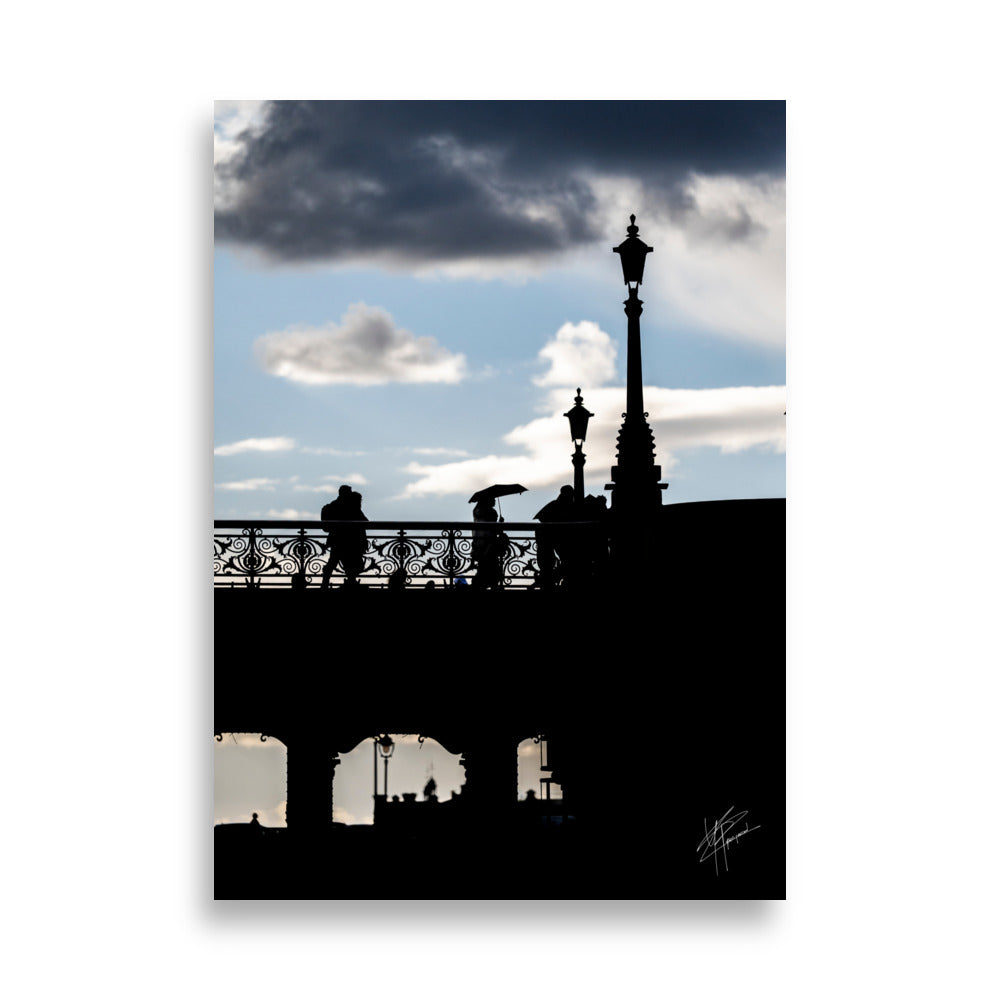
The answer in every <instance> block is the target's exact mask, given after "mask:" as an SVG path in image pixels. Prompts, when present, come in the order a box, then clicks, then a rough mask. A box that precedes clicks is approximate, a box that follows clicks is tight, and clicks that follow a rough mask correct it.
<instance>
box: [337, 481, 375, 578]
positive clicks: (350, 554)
mask: <svg viewBox="0 0 1000 1000" xmlns="http://www.w3.org/2000/svg"><path fill="white" fill-rule="evenodd" d="M344 509H345V511H346V512H347V516H346V517H345V518H344V520H345V521H354V522H361V521H367V520H368V518H367V517H365V515H364V514H363V513H362V512H361V494H360V493H358V492H356V491H354V490H352V491H351V494H350V496H348V497H347V503H346V505H345V508H344ZM340 531H341V532H342V535H341V538H340V561H341V562H342V563H343V566H344V573H345V574H346V576H347V582H346V583H345V586H355V587H356V586H359V582H358V577H359V576H360V575H361V570H362V569H363V568H364V564H365V553H366V552H367V551H368V532H367V531H365V529H364V528H363V527H362V526H361V524H360V523H355V524H345V525H344V526H343V527H342V528H341V529H340Z"/></svg>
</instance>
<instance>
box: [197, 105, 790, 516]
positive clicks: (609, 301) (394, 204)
mask: <svg viewBox="0 0 1000 1000" xmlns="http://www.w3.org/2000/svg"><path fill="white" fill-rule="evenodd" d="M637 116H639V117H641V118H642V119H644V120H645V121H646V122H647V126H648V130H649V132H650V134H651V135H653V136H654V138H652V139H648V140H647V141H645V142H644V143H643V144H642V146H641V147H640V148H638V150H635V149H632V150H630V148H629V147H628V144H627V139H628V136H629V130H630V127H631V126H630V125H629V124H628V123H629V122H631V120H632V119H633V118H635V117H637ZM593 122H597V124H596V125H592V123H593ZM623 123H624V124H623ZM215 134H216V154H215V155H216V251H215V273H214V322H215V354H214V371H215V398H214V421H215V424H214V436H215V448H216V457H215V469H214V481H215V516H216V517H218V518H280V517H309V518H314V517H318V512H319V509H320V507H321V506H322V504H323V503H325V502H326V500H328V499H330V498H331V497H332V496H333V495H335V493H336V490H337V487H338V486H339V485H340V483H342V482H350V483H352V484H353V485H354V486H355V488H356V489H358V490H359V491H360V492H361V493H362V494H363V496H364V498H365V500H364V506H365V511H366V513H367V515H368V517H369V518H371V519H373V520H375V519H414V520H450V519H466V518H468V517H469V516H470V508H469V506H468V503H467V501H468V497H469V495H471V493H472V492H473V491H474V490H476V489H478V488H480V487H481V486H485V485H489V484H490V483H493V482H509V481H519V482H521V483H523V484H524V485H525V486H527V487H528V488H529V492H528V493H526V494H524V495H523V496H521V497H518V498H511V499H510V500H508V501H506V502H505V504H504V514H505V516H506V517H507V519H508V520H521V519H524V520H527V519H530V518H531V516H532V515H533V514H534V512H535V511H536V510H537V509H538V508H539V507H540V506H541V505H542V504H543V503H544V502H546V501H547V500H549V499H551V498H552V497H553V496H554V495H555V494H556V492H557V491H558V488H559V486H560V485H561V484H562V483H564V482H569V481H571V478H572V467H571V464H570V454H571V452H572V445H571V443H570V440H569V432H568V423H567V421H566V420H565V418H564V417H563V416H562V414H563V413H564V412H565V411H566V410H567V409H569V407H570V406H571V405H572V402H573V396H574V395H575V390H576V387H577V386H578V385H579V386H580V387H581V388H582V390H583V396H584V402H585V404H586V405H587V407H588V409H590V410H591V411H592V412H593V413H594V414H595V417H594V418H593V419H592V420H591V424H590V431H589V434H588V441H587V445H586V448H585V450H586V453H587V456H588V460H587V467H586V485H587V490H588V492H593V493H600V492H602V489H603V486H604V484H605V483H606V482H607V481H608V478H609V470H610V467H611V465H612V464H614V439H615V436H616V434H617V430H618V427H619V426H620V422H621V411H622V410H623V408H624V388H623V386H624V373H625V343H624V341H625V317H624V314H623V311H622V302H623V299H624V297H625V295H624V291H625V290H624V285H623V282H622V278H621V271H620V265H619V262H618V258H617V257H616V256H615V255H614V254H613V253H612V252H611V248H612V246H614V245H616V244H617V243H619V242H620V241H621V240H622V239H623V238H624V236H625V227H626V225H627V224H628V216H629V214H630V213H632V212H634V213H635V214H636V216H637V222H638V225H639V231H640V236H641V237H642V238H643V239H644V240H645V241H646V242H647V243H648V244H650V245H651V246H653V247H654V252H653V254H652V255H651V256H650V257H649V259H648V260H647V266H646V274H645V280H644V283H643V286H642V293H641V294H642V298H643V301H644V302H645V307H644V313H643V317H642V330H643V373H644V383H645V386H646V400H645V403H646V408H647V410H648V411H649V412H650V423H651V424H652V426H653V430H654V434H655V437H656V447H657V461H658V462H659V463H660V464H661V465H662V466H663V469H664V479H665V480H666V481H668V482H670V484H671V485H670V490H669V491H668V493H667V494H665V501H666V502H674V503H677V502H684V501H693V500H710V499H722V498H728V497H764V496H784V491H785V487H784V482H785V480H784V441H785V438H784V417H783V411H784V409H785V401H784V385H785V355H784V266H785V265H784V248H785V242H784V190H785V189H784V109H783V105H782V104H781V103H780V102H767V103H762V104H758V103H754V102H733V103H719V102H697V103H692V104H686V103H683V102H680V103H677V102H655V103H650V104H641V105H639V104H630V103H628V102H625V103H621V104H616V103H612V102H602V103H599V104H596V105H585V104H582V103H579V102H565V103H561V104H560V103H558V102H556V103H551V104H550V103H534V104H531V103H529V104H523V103H520V104H519V103H505V102H486V103H476V102H465V103H462V102H459V103H453V104H443V103H435V102H430V103H427V104H423V103H421V104H412V105H408V104H406V103H403V104H402V105H401V104H395V103H391V102H390V103H387V104H384V103H377V102H372V103H364V102H362V103H360V104H352V103H342V102H318V103H314V102H279V103H277V104H271V105H268V104H262V103H260V102H217V104H216V125H215ZM632 145H633V147H634V146H635V143H634V141H633V143H632ZM623 146H624V147H625V148H624V149H623V148H622V147H623ZM387 164H388V165H387Z"/></svg>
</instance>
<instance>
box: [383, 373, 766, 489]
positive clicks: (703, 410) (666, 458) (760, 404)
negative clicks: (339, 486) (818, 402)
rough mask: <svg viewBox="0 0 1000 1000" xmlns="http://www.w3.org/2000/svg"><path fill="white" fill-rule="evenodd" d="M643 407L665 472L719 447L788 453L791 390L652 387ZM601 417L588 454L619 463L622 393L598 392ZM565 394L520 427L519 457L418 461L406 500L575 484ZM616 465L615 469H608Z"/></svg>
mask: <svg viewBox="0 0 1000 1000" xmlns="http://www.w3.org/2000/svg"><path fill="white" fill-rule="evenodd" d="M643 393H644V402H645V406H646V410H647V411H648V413H649V422H650V425H651V427H652V428H653V434H654V437H655V447H656V454H657V461H658V462H659V464H660V466H661V467H662V469H663V471H664V473H665V472H666V471H667V470H668V469H670V468H671V467H672V466H674V465H675V464H676V462H677V458H676V452H678V451H681V450H683V449H687V448H703V447H713V448H718V449H720V450H721V451H722V452H724V453H733V452H738V451H743V450H745V449H747V448H752V447H763V448H769V449H771V450H773V451H775V452H783V451H784V449H785V418H784V409H785V387H784V386H739V387H732V388H724V389H661V388H657V387H655V386H647V387H646V388H645V389H644V390H643ZM584 403H585V405H586V406H587V408H588V409H590V410H591V411H592V412H593V413H594V414H595V417H594V419H592V420H591V421H590V428H589V430H588V433H587V443H586V445H585V446H584V451H585V452H586V453H589V454H594V455H602V456H608V457H609V458H610V457H612V456H614V454H615V448H616V441H617V436H618V430H619V428H620V426H621V417H620V414H621V413H622V412H623V411H624V409H625V389H624V388H622V387H612V388H602V389H596V390H592V391H591V392H590V393H589V394H588V395H587V396H586V397H585V400H584ZM565 404H566V400H565V396H564V393H563V392H561V391H551V392H550V393H549V398H548V406H547V408H548V409H549V411H550V415H549V416H546V417H540V418H538V419H537V420H532V421H531V422H530V423H527V424H523V425H521V426H520V427H515V428H514V429H513V430H512V431H510V432H509V433H508V434H506V435H505V436H504V442H505V443H506V444H508V445H511V446H515V447H517V448H519V449H520V451H521V453H520V454H518V455H487V456H484V457H482V458H474V459H468V460H465V461H459V462H447V463H444V464H441V465H424V464H420V463H418V462H411V463H410V464H409V465H408V466H406V469H405V470H404V471H406V472H407V473H409V474H410V475H412V476H414V477H416V478H415V481H414V482H411V483H409V484H407V486H406V488H405V489H404V491H403V494H402V496H403V497H404V498H409V497H420V496H427V495H439V496H440V495H445V494H451V493H458V494H461V493H470V494H471V493H473V492H475V490H477V489H480V488H481V487H482V485H483V484H484V483H493V482H501V483H502V482H518V483H521V484H522V485H524V486H526V487H528V489H537V488H539V487H547V486H553V485H556V484H559V483H567V482H569V481H570V480H571V477H572V469H571V467H570V462H569V455H570V453H571V452H572V445H571V443H570V441H569V426H568V422H567V420H566V418H565V416H563V413H564V407H565ZM608 464H609V465H610V464H612V462H610V461H609V462H608Z"/></svg>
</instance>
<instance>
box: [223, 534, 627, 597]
mask: <svg viewBox="0 0 1000 1000" xmlns="http://www.w3.org/2000/svg"><path fill="white" fill-rule="evenodd" d="M331 530H333V531H335V532H337V533H338V534H339V536H340V537H344V533H345V531H346V532H347V533H350V532H351V531H352V530H353V531H358V530H363V531H364V532H365V535H366V536H367V540H366V544H365V551H364V555H363V560H362V564H361V570H360V573H359V574H358V582H360V583H361V585H363V586H367V587H383V588H384V587H388V588H395V587H400V588H410V589H413V588H418V587H428V586H429V585H430V584H433V585H434V586H435V587H442V586H443V587H448V588H451V587H461V586H465V585H473V586H475V585H476V576H477V574H478V573H480V572H484V567H483V564H484V563H485V561H486V560H485V559H484V558H483V552H484V548H485V547H489V546H495V547H494V548H492V552H494V553H495V554H496V555H495V558H496V559H497V567H498V569H499V573H497V570H496V569H494V571H493V576H494V578H495V586H497V587H502V588H505V589H512V590H514V589H527V588H529V587H532V586H538V585H539V584H541V583H543V582H544V583H547V582H550V581H552V580H558V579H560V578H561V576H562V575H564V574H563V570H564V569H565V567H566V566H568V553H569V552H571V551H572V552H573V553H578V554H580V555H581V557H583V558H585V559H586V561H587V563H588V565H589V564H590V563H591V562H599V561H600V560H601V558H602V557H603V555H606V552H607V543H606V538H604V536H603V535H602V533H601V528H600V526H599V525H598V524H596V523H595V522H589V521H586V522H584V521H580V522H573V523H560V524H552V523H550V524H537V523H532V522H504V523H502V524H497V525H488V524H480V525H473V524H471V523H470V522H468V521H462V522H452V521H361V522H358V521H336V522H323V521H216V522H215V536H214V584H215V587H216V588H228V587H234V588H236V587H244V588H267V589H271V588H291V589H306V588H316V587H320V586H321V585H322V583H323V573H324V567H326V566H327V563H328V562H329V561H330V558H331V549H330V545H329V541H328V538H329V532H330V531H331ZM359 547H360V546H359ZM336 548H337V545H336V543H335V544H334V551H336ZM540 550H541V565H540V563H539V555H540ZM557 553H559V554H557ZM560 554H561V555H562V557H563V558H562V560H560V558H559V555H560ZM542 573H548V574H549V575H548V577H547V579H546V580H543V579H542V578H541V576H540V574H542ZM346 581H347V577H346V575H345V571H344V565H343V563H339V564H337V566H336V568H335V569H333V571H332V573H331V574H330V577H329V585H330V586H331V587H339V586H341V585H343V584H344V583H345V582H346ZM481 582H482V580H480V583H481Z"/></svg>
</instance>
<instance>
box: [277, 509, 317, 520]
mask: <svg viewBox="0 0 1000 1000" xmlns="http://www.w3.org/2000/svg"><path fill="white" fill-rule="evenodd" d="M265 516H266V517H271V518H274V519H276V520H281V521H315V520H316V516H317V515H316V511H314V510H295V509H294V508H292V507H285V508H284V509H283V510H269V511H267V513H266V515H265Z"/></svg>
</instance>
